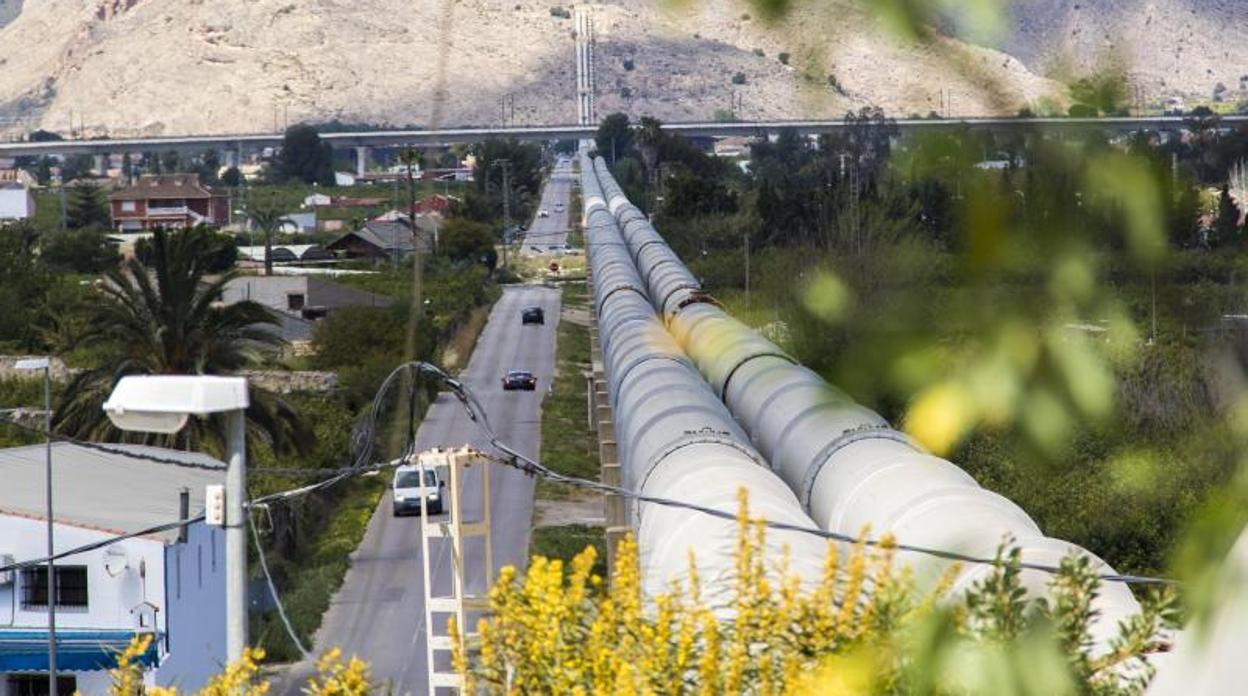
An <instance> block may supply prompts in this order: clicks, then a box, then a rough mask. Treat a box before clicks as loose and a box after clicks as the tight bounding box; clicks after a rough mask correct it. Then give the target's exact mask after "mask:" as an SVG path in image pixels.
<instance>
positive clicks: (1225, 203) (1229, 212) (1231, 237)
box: [1213, 184, 1241, 246]
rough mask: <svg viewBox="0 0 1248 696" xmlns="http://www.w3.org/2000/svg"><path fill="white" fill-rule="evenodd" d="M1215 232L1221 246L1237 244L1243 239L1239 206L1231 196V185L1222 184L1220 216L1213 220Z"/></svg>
mask: <svg viewBox="0 0 1248 696" xmlns="http://www.w3.org/2000/svg"><path fill="white" fill-rule="evenodd" d="M1213 234H1214V238H1215V240H1216V243H1217V244H1218V245H1219V246H1230V245H1237V244H1238V243H1239V242H1240V241H1241V237H1240V233H1239V206H1238V205H1236V204H1235V199H1233V198H1231V190H1230V187H1229V186H1228V185H1226V184H1223V185H1222V193H1221V194H1219V195H1218V217H1217V219H1216V220H1214V222H1213Z"/></svg>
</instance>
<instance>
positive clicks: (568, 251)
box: [548, 244, 581, 256]
mask: <svg viewBox="0 0 1248 696" xmlns="http://www.w3.org/2000/svg"><path fill="white" fill-rule="evenodd" d="M548 249H549V251H550V253H552V254H554V255H555V256H576V255H577V254H580V253H581V250H580V249H577V248H576V247H574V246H572V245H571V244H551V245H550V247H548Z"/></svg>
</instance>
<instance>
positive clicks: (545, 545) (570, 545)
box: [529, 524, 607, 577]
mask: <svg viewBox="0 0 1248 696" xmlns="http://www.w3.org/2000/svg"><path fill="white" fill-rule="evenodd" d="M586 546H593V547H594V549H595V550H596V551H597V552H598V557H597V559H596V560H595V561H594V572H595V573H597V574H598V575H600V576H604V577H605V576H606V574H607V537H606V532H605V531H604V530H603V528H602V527H596V526H591V525H587V524H565V525H560V526H558V527H538V528H537V529H534V530H533V537H532V541H530V543H529V552H530V553H531V554H532V555H534V556H545V557H546V558H558V559H561V560H562V561H563V562H564V563H565V564H566V563H567V562H569V561H571V560H572V558H573V557H575V556H576V555H577V554H578V553H580V552H581V551H584V550H585V547H586Z"/></svg>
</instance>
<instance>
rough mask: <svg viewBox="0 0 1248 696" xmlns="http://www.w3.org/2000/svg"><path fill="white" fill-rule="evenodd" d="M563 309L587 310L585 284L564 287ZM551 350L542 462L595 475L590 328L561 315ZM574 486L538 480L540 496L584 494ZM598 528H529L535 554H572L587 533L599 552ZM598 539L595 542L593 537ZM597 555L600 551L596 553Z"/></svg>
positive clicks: (552, 498) (569, 471)
mask: <svg viewBox="0 0 1248 696" xmlns="http://www.w3.org/2000/svg"><path fill="white" fill-rule="evenodd" d="M562 292H563V307H564V310H565V313H567V312H569V311H571V312H585V311H587V309H588V307H587V306H586V301H587V294H586V288H585V284H584V283H569V284H566V285H564V286H563V289H562ZM557 336H558V338H557V342H556V346H555V347H556V350H555V377H554V382H555V385H554V386H555V388H554V391H553V392H552V393H551V395H550V396H548V397H547V398H546V401H545V402H544V403H543V404H542V452H541V459H542V462H543V463H544V464H546V466H549V467H550V468H552V469H554V470H555V471H558V472H560V473H563V474H567V475H570V476H578V477H581V478H588V479H593V480H595V481H596V480H598V478H599V473H600V467H599V463H598V450H597V443H596V441H595V440H594V438H593V437H592V436H591V435H590V433H589V432H588V429H587V428H586V422H585V415H586V414H585V372H586V371H587V370H588V369H589V367H590V352H589V327H588V326H585V325H584V324H581V323H577V322H574V321H569V320H568V319H566V318H560V320H559V329H558V334H557ZM583 495H584V493H583V492H582V491H581V490H580V489H577V488H575V487H572V486H567V485H563V484H555V483H550V482H548V481H539V482H538V484H537V498H538V500H547V501H560V500H570V499H575V498H578V497H581V496H583ZM602 534H603V531H602V528H601V527H596V526H590V525H579V524H574V525H560V526H552V527H541V528H538V529H535V530H534V532H533V541H532V545H531V548H530V550H531V551H532V553H535V554H542V555H545V556H552V557H558V558H563V559H565V560H566V559H570V558H571V557H572V556H574V555H576V553H579V552H580V551H581V549H583V548H584V547H585V544H586V541H587V538H586V535H590V538H589V541H590V542H592V543H595V544H597V545H598V546H599V547H600V548H599V551H602V548H601V546H602ZM593 539H597V541H593ZM600 558H602V556H601V555H600Z"/></svg>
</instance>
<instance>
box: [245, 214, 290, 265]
mask: <svg viewBox="0 0 1248 696" xmlns="http://www.w3.org/2000/svg"><path fill="white" fill-rule="evenodd" d="M244 214H245V215H246V216H247V221H248V222H250V223H251V224H252V225H254V226H256V227H259V228H260V231H261V232H263V233H264V274H265V275H266V276H271V275H273V237H274V236H275V235H276V234H277V233H278V232H279V231H280V230H281V229H282V226H283V225H285V224H287V223H289V222H290V218H288V217H286V215H285V214H283V213H282V209H281V208H279V207H277V205H276V204H275V203H274V202H273V200H272V199H270V200H269V202H268V203H267V204H265V205H252V206H248V207H247V211H246V213H244Z"/></svg>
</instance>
